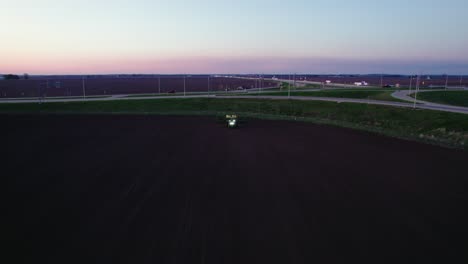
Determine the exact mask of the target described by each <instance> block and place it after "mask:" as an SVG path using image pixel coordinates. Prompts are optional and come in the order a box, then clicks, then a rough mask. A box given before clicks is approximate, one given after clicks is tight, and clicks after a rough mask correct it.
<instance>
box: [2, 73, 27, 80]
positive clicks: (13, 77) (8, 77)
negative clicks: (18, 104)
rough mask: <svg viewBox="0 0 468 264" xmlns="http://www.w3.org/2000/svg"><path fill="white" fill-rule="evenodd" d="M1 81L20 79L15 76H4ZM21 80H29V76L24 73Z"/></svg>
mask: <svg viewBox="0 0 468 264" xmlns="http://www.w3.org/2000/svg"><path fill="white" fill-rule="evenodd" d="M0 76H1V75H0ZM3 79H5V80H20V79H21V77H20V76H19V75H16V74H4V75H3ZM23 79H25V80H27V79H29V74H27V73H25V74H24V75H23Z"/></svg>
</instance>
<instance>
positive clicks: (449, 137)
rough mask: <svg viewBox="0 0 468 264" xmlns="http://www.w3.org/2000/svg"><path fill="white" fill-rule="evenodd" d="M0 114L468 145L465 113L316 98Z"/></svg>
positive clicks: (50, 107)
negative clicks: (182, 119)
mask: <svg viewBox="0 0 468 264" xmlns="http://www.w3.org/2000/svg"><path fill="white" fill-rule="evenodd" d="M0 113H4V114H21V113H23V114H26V113H28V114H29V113H33V114H158V115H211V116H219V115H224V114H226V113H236V114H238V115H240V116H242V117H252V118H262V119H280V120H298V121H306V122H313V123H318V124H328V125H335V126H341V127H348V128H353V129H358V130H364V131H371V132H376V133H380V134H383V135H387V136H392V137H397V138H403V139H409V140H416V141H420V142H426V143H431V144H436V145H441V146H448V147H455V148H462V149H465V150H467V145H468V115H464V114H458V113H449V112H438V111H431V110H418V109H416V110H413V109H406V108H398V107H387V106H379V105H368V104H352V103H333V102H320V101H295V100H262V99H220V98H187V99H175V98H174V99H167V100H164V99H160V100H149V99H146V100H145V99H142V100H118V101H91V102H48V103H43V104H37V103H24V104H23V103H17V104H0Z"/></svg>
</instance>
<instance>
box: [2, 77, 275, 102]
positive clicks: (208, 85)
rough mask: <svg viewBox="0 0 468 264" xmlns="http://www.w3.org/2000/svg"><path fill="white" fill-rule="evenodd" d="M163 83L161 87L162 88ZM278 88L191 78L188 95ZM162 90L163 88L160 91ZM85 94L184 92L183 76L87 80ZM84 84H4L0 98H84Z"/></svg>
mask: <svg viewBox="0 0 468 264" xmlns="http://www.w3.org/2000/svg"><path fill="white" fill-rule="evenodd" d="M159 84H161V87H159ZM260 85H261V87H275V86H277V83H276V82H272V81H263V82H262V83H261V84H260V82H256V81H255V80H246V79H236V78H223V77H218V78H214V77H212V78H210V79H208V77H187V78H186V80H185V90H186V92H213V91H226V90H230V91H231V90H236V89H238V88H239V87H242V88H245V89H250V88H256V87H259V86H260ZM159 88H161V89H159ZM85 89H86V90H85V92H86V95H88V96H93V95H94V96H96V95H113V94H152V93H159V92H161V93H168V92H170V91H175V92H179V93H180V92H183V91H184V78H183V77H161V79H160V80H159V79H158V77H154V78H153V77H151V78H150V77H147V78H129V77H126V78H111V77H102V78H87V79H85ZM82 95H83V82H82V79H81V78H63V77H62V78H59V77H54V78H53V77H51V78H48V79H30V80H12V81H0V98H2V97H3V98H15V97H16V98H18V97H19V98H21V97H37V96H44V97H46V96H48V97H53V96H82Z"/></svg>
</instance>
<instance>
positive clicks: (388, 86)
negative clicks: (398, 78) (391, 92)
mask: <svg viewBox="0 0 468 264" xmlns="http://www.w3.org/2000/svg"><path fill="white" fill-rule="evenodd" d="M382 88H393V85H390V84H386V85H384V86H382Z"/></svg>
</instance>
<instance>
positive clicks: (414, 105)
mask: <svg viewBox="0 0 468 264" xmlns="http://www.w3.org/2000/svg"><path fill="white" fill-rule="evenodd" d="M420 78H421V77H420V75H418V78H417V79H416V93H415V95H414V103H413V108H416V101H417V100H418V91H419V81H420Z"/></svg>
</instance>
